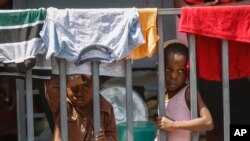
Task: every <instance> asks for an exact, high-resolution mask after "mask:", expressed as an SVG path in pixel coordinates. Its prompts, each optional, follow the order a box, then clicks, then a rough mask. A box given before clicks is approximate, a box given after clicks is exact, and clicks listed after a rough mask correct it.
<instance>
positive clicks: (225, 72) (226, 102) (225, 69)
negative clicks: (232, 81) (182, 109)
mask: <svg viewBox="0 0 250 141" xmlns="http://www.w3.org/2000/svg"><path fill="white" fill-rule="evenodd" d="M222 86H223V114H224V116H223V117H224V141H229V140H230V99H229V98H230V97H229V60H228V41H227V40H222Z"/></svg>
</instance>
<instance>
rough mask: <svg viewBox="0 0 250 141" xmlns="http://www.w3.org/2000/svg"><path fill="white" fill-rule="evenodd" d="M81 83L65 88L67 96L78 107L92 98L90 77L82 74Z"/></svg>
mask: <svg viewBox="0 0 250 141" xmlns="http://www.w3.org/2000/svg"><path fill="white" fill-rule="evenodd" d="M81 78H82V82H83V83H82V84H78V85H75V86H72V87H68V88H67V95H68V98H69V99H70V100H71V102H73V103H74V104H75V105H76V106H78V107H84V106H85V105H86V104H87V103H88V102H90V101H91V100H92V98H93V90H92V79H91V77H90V76H84V75H82V77H81Z"/></svg>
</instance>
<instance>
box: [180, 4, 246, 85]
mask: <svg viewBox="0 0 250 141" xmlns="http://www.w3.org/2000/svg"><path fill="white" fill-rule="evenodd" d="M249 11H250V6H226V7H192V8H191V7H184V8H182V12H181V21H180V28H179V30H180V31H181V32H187V33H192V34H195V35H196V51H197V56H196V57H197V69H198V71H197V73H198V76H200V77H201V78H203V79H206V80H215V81H221V79H222V62H221V45H222V39H225V40H229V78H230V79H238V78H243V77H245V76H249V75H250V62H249V61H246V60H250V46H249V45H250V44H249V43H250V35H249V32H250V28H249V25H250V19H249V17H250V12H249Z"/></svg>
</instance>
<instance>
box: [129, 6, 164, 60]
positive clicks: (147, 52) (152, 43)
mask: <svg viewBox="0 0 250 141" xmlns="http://www.w3.org/2000/svg"><path fill="white" fill-rule="evenodd" d="M138 12H139V20H140V24H141V28H142V32H143V35H144V39H145V43H144V44H142V45H140V46H139V47H137V48H134V49H133V50H132V52H131V54H130V59H140V58H144V57H152V56H153V54H154V53H155V52H156V51H157V42H158V40H159V39H160V37H159V35H158V34H157V8H141V9H138Z"/></svg>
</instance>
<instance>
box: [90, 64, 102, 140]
mask: <svg viewBox="0 0 250 141" xmlns="http://www.w3.org/2000/svg"><path fill="white" fill-rule="evenodd" d="M92 77H93V97H94V98H93V108H94V135H95V136H94V139H95V137H96V135H97V134H98V133H99V132H100V95H99V93H100V92H99V62H92Z"/></svg>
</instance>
